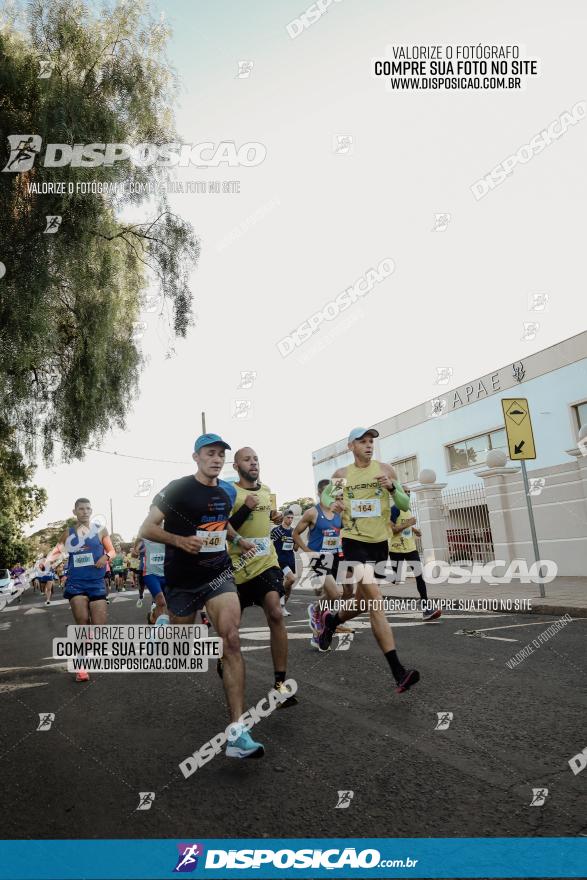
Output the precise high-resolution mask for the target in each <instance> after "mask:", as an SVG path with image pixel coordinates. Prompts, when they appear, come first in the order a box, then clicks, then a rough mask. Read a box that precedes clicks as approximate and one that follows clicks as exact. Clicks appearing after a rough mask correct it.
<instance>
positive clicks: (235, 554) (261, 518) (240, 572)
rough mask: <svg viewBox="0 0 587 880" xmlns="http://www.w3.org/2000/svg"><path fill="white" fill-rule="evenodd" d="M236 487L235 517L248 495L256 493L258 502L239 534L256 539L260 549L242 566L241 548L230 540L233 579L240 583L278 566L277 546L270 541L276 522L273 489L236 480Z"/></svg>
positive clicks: (251, 539) (232, 512) (255, 541)
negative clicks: (246, 486) (245, 485)
mask: <svg viewBox="0 0 587 880" xmlns="http://www.w3.org/2000/svg"><path fill="white" fill-rule="evenodd" d="M233 485H234V488H235V490H236V498H235V500H234V506H233V508H232V510H231V512H230V515H231V516H232V515H233V514H234V513H236V512H237V510H240V508H241V507H242V506H243V504H244V503H245V498H246V497H247V495H256V496H257V498H258V499H259V503H258V504H257V506H256V507H255V509H254V510H252V511H251V513H250V514H249V515H248V517H247V518H246V520H245V521H244V523H243V524H242V526H241V527H240V529H239V530H238V533H239V535H241V536H242V537H243V538H246V539H247V541H253V542H254V543H255V544H256V545H257V552H256V554H255V556H252V557H251V558H250V559H249V560H247V562H246V563H245V564H244V566H243V554H242V553H239V551H238V548H237V547H235V546H234V544H233V543H232V541H231V543H230V545H229V550H228V552H229V553H230V559H231V561H232V565H233V568H234V579H235V581H236V583H237V584H245V583H246V582H247V581H250V580H252V579H253V578H254V577H257V575H260V574H262V573H263V572H264V571H267V569H268V568H272V567H273V566H278V567H279V563H278V561H277V553H276V552H275V546H274V544H273V541H272V540H271V529H272V528H273V523H272V522H271V520H270V518H269V514H270V513H271V510H272V507H271V492H270V490H269V486H266V485H265V484H264V483H262V484H261V486H260V487H259V488H258V489H241V487H240V486H237V485H236V483H234V484H233Z"/></svg>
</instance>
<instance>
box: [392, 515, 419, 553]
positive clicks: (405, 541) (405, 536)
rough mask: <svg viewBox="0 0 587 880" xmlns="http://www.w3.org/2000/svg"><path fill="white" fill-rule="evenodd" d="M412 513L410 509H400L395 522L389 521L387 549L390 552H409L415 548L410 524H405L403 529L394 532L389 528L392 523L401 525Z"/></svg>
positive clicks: (410, 517)
mask: <svg viewBox="0 0 587 880" xmlns="http://www.w3.org/2000/svg"><path fill="white" fill-rule="evenodd" d="M412 517H413V513H412V511H411V510H400V512H399V516H398V518H397V519H396V521H395V523H392V522H391V521H390V523H389V551H390V553H411V552H412V550H415V549H416V539H415V537H414V530H413V529H412V527H411V526H406V528H405V529H402V531H401V532H397V533H394V532H393V529H392V528H391V526H392V525H395V526H401V524H402V523H404V522H406V521H407V520H409V519H412Z"/></svg>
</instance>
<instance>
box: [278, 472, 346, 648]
mask: <svg viewBox="0 0 587 880" xmlns="http://www.w3.org/2000/svg"><path fill="white" fill-rule="evenodd" d="M329 483H330V480H320V482H319V483H318V503H317V504H315V505H314V507H309V508H308V510H306V511H304V513H303V515H302V518H301V519H300V521H299V522H298V524H297V526H296V527H295V529H294V533H293V539H294V543H295V545H296V547H298V548H299V549H300V550H301V551H302V552H303V553H307V554H308V555H309V556H311V557H312V559H311V562H310V571H313V572H314V575H313V576H312V580H314V579H315V578H316V577H318V579H319V582H320V587H319V588H318V589H319V599H318V602H315V603H311V604H310V605H308V622H309V624H310V629H311V630H312V639H311V642H310V644H311V645H312V647H313V648H317V647H318V634H319V631H320V620H321V617H322V614H323V613H324V611H325V609H327V608H328V609H329V610H332V607H333V606H332V603H333V602H335V601H337V600H338V599H339V598H340V595H341V593H340V589H339V587H338V585H337V583H336V576H337V574H338V565H339V561H340V557H341V555H342V548H341V539H340V530H341V528H342V520H341V517H340V513H341V511H342V509H343V505H342V503H341V502H335V503H334V504H331V505H325V504H324V503H323V502H322V493H323V492H324V490H325V489H326V487H327V486H328V485H329ZM306 529H308V530H309V531H308V543H307V544H305V543H304V541H303V538H302V535H303V533H304V532H305V531H306ZM352 594H353V588H352V584H347V583H345V584H344V586H343V590H342V596H343V599H350V598H351V597H352ZM337 631H338V632H352V629H351V627H348V626H339V627H337Z"/></svg>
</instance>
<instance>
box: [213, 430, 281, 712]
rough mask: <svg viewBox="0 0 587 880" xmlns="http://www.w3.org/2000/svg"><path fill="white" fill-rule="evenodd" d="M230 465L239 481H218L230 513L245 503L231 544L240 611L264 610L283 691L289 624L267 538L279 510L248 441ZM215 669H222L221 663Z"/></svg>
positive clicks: (278, 683) (278, 685)
mask: <svg viewBox="0 0 587 880" xmlns="http://www.w3.org/2000/svg"><path fill="white" fill-rule="evenodd" d="M233 467H234V469H235V471H236V472H237V473H238V476H239V479H238V481H237V482H236V483H225V482H223V483H222V486H223V488H224V490H225V491H226V492H227V494H228V495H229V496H230V499H231V501H232V511H231V516H234V514H236V513H238V511H239V510H240V509H241V508H242V507H243V506H245V505H246V506H247V507H248V508H249V513H248V515H247V518H246V519H245V521H244V523H243V524H242V525H241V526H240V527H239V533H237V534H236V536H235V537H234V538H233V540H232V542H231V544H230V547H229V553H230V557H231V559H232V564H233V568H234V579H235V582H236V588H237V591H238V596H239V599H240V604H241V611H244V609H245V608H248V607H249V606H251V605H258V606H259V607H260V608H262V609H263V611H264V612H265V617H266V619H267V624H268V626H269V633H270V640H271V656H272V658H273V668H274V672H275V688H276V690H278V691H279V692H280V693H283V694H284V695H285V694H286V693H287V688H286V687H285V684H284V682H285V680H286V678H287V675H286V671H287V630H286V628H285V624H284V622H283V611H282V608H281V605H280V599H281V597H282V596H283V595H284V588H283V573H282V571H281V569H280V567H279V561H278V559H277V553H276V552H275V546H274V544H273V541H272V540H271V524H272V523H275V524H279V523H280V522H281V521H282V519H283V515H282V514H280V513H278V512H277V511H276V510H272V509H271V490H270V489H269V486H266V485H265V484H264V483H261V482H260V480H259V456H258V455H257V453H256V452H255V450H254V449H251V448H250V447H249V446H245V447H243V448H242V449H238V450H237V451H236V452H235V454H234V461H233ZM243 539H244V540H246V541H249V542H250V543H253V544H254V545H255V547H256V552H255V554H254V556H251V555H250V554H248V553H247V554H245V555H243V554H242V553H241V552H239V547H238V545H239V543H240V541H241V540H243ZM218 671H219V672H220V673H221V672H222V669H221V664H220V665H219V670H218ZM295 703H297V700H296V698H295V697H294V696H291V697H289V698H288V699H285V700H284V702H282V703H280V708H286V707H288V706H293V705H295Z"/></svg>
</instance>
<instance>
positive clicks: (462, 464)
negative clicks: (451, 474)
mask: <svg viewBox="0 0 587 880" xmlns="http://www.w3.org/2000/svg"><path fill="white" fill-rule="evenodd" d="M447 449H448V462H449V469H450V470H451V471H460V470H462V469H463V468H468V467H473V466H474V465H481V464H484V463H485V461H486V459H487V453H488V452H489V451H490V450H491V449H504V450H506V451H507V439H506V433H505V428H499V429H498V430H497V431H489V432H488V433H487V434H478V435H477V436H475V437H469V438H468V439H467V440H460V441H459V442H458V443H452V444H451V445H450V446H447Z"/></svg>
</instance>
